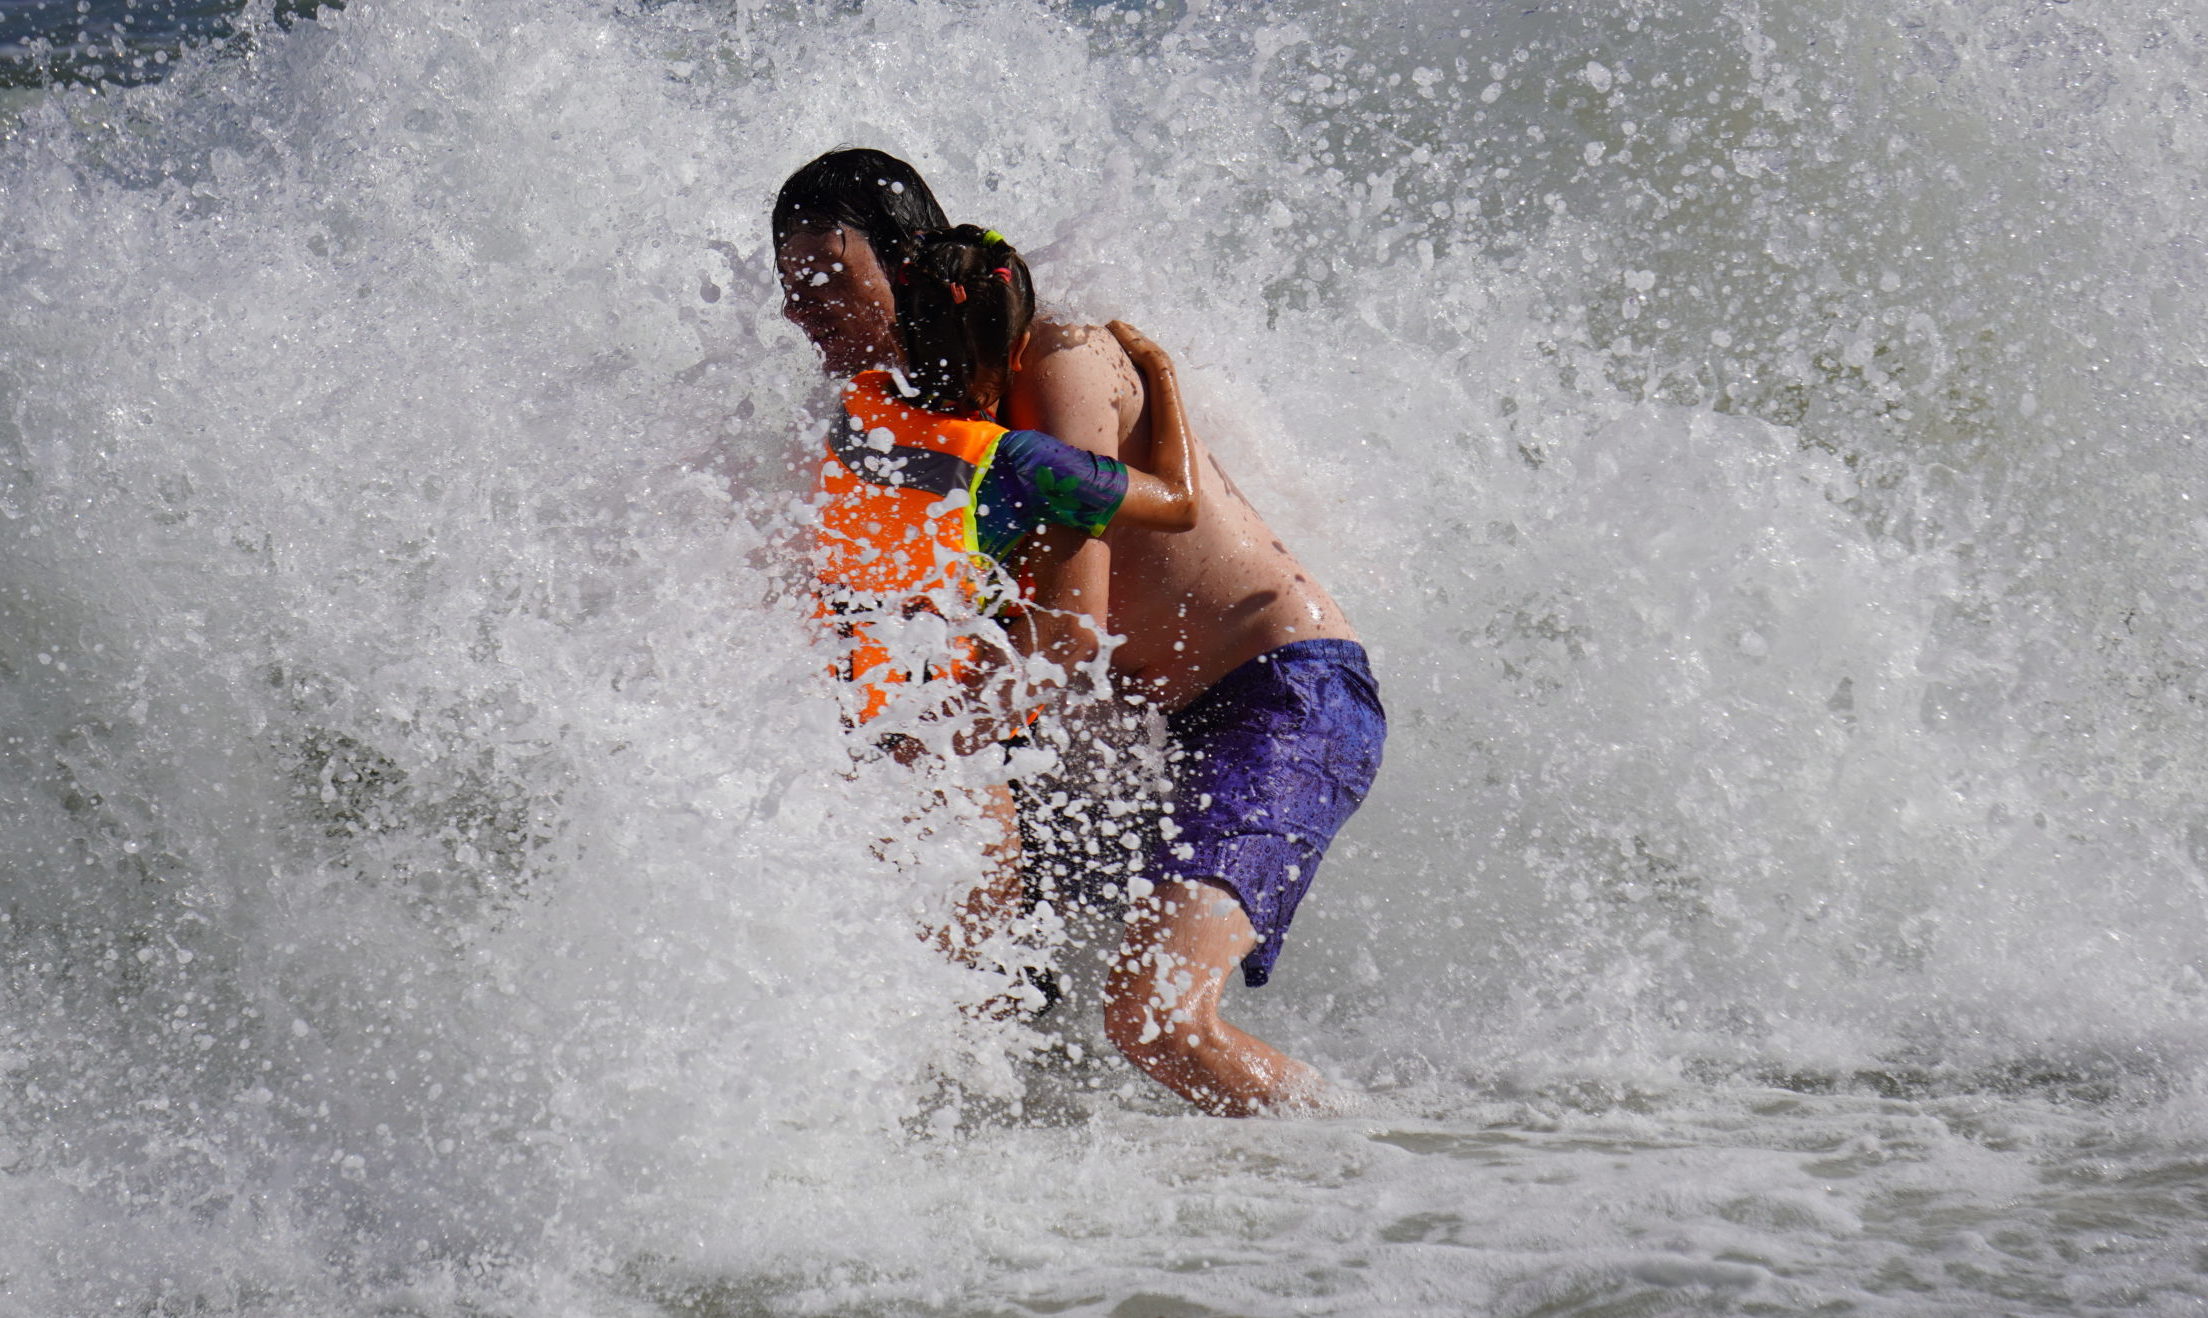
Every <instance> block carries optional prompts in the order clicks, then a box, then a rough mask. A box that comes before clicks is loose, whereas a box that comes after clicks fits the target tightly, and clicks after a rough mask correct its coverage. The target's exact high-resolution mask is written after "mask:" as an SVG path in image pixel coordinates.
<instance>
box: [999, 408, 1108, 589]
mask: <svg viewBox="0 0 2208 1318" xmlns="http://www.w3.org/2000/svg"><path fill="white" fill-rule="evenodd" d="M977 494H978V496H979V497H978V499H977V502H978V503H979V505H980V506H979V507H978V508H977V509H976V510H975V511H976V513H977V518H976V520H977V522H978V523H979V534H980V539H981V551H982V552H983V553H985V554H987V555H989V556H990V557H991V558H995V559H999V560H1001V559H1003V558H1004V556H1005V555H1007V554H1009V553H1011V552H1012V550H1013V548H1014V547H1015V546H1017V545H1018V544H1019V542H1020V541H1021V540H1023V539H1025V538H1026V537H1027V535H1028V534H1029V533H1030V532H1033V531H1036V530H1039V529H1041V528H1042V527H1045V526H1070V527H1073V528H1075V529H1076V530H1080V531H1085V532H1087V533H1088V534H1090V535H1102V534H1104V529H1105V528H1106V527H1108V526H1110V525H1111V522H1112V517H1113V515H1114V514H1116V513H1118V512H1119V505H1120V504H1121V502H1123V501H1124V500H1125V499H1126V498H1127V464H1126V463H1124V462H1120V461H1118V460H1116V459H1113V458H1106V457H1099V456H1098V455H1096V454H1094V453H1090V452H1088V451H1086V450H1084V449H1077V448H1075V447H1074V446H1073V445H1071V444H1068V443H1066V442H1065V441H1063V440H1060V439H1055V438H1053V437H1051V436H1049V435H1046V434H1044V433H1042V432H1041V431H1039V430H1013V431H1009V432H1007V433H1006V434H1005V436H1004V438H1002V439H1000V440H998V441H997V451H996V455H995V456H994V458H992V459H991V461H990V463H989V470H988V471H987V472H986V473H984V474H983V476H982V478H981V486H980V489H979V490H978V491H977Z"/></svg>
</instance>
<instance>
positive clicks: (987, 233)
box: [981, 229, 1009, 246]
mask: <svg viewBox="0 0 2208 1318" xmlns="http://www.w3.org/2000/svg"><path fill="white" fill-rule="evenodd" d="M981 240H982V241H983V242H985V243H991V244H997V245H1007V246H1008V245H1009V244H1006V243H1005V241H1004V235H1003V234H1001V233H998V232H997V231H996V230H995V229H984V230H982V231H981Z"/></svg>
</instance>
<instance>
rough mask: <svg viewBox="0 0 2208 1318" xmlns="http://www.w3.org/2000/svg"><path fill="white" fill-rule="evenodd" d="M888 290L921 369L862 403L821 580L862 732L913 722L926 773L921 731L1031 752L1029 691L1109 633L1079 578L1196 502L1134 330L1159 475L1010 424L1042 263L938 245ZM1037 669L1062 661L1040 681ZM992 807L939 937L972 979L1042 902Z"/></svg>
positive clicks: (849, 419) (947, 234) (946, 240)
mask: <svg viewBox="0 0 2208 1318" xmlns="http://www.w3.org/2000/svg"><path fill="white" fill-rule="evenodd" d="M886 273H887V277H888V279H889V281H890V283H891V286H892V289H893V292H894V296H895V304H896V327H897V332H898V337H899V339H900V340H901V341H902V347H903V357H904V361H905V365H904V368H903V369H902V370H901V371H899V370H888V369H879V370H869V371H864V372H862V373H860V374H859V375H858V376H857V377H856V378H854V379H853V380H852V381H851V382H850V384H849V385H848V386H847V387H846V389H845V394H844V413H845V415H844V418H843V420H842V421H841V423H840V424H838V425H836V426H835V427H834V428H832V430H831V433H830V436H829V439H828V444H827V450H828V451H827V453H826V455H825V457H824V458H823V461H822V463H821V472H820V495H821V498H820V500H819V502H820V504H821V528H820V546H819V548H820V552H819V557H818V560H817V570H818V574H819V581H820V587H821V608H822V612H823V614H824V615H832V616H834V617H835V618H836V619H837V631H838V633H839V634H840V635H841V637H842V638H843V640H844V641H845V643H846V645H847V646H848V649H847V651H846V656H845V658H844V660H843V661H842V662H841V663H839V664H838V665H837V672H838V675H839V676H841V677H843V678H844V679H845V680H847V681H849V682H851V683H853V684H854V695H855V696H856V697H857V698H856V700H855V701H854V702H853V703H854V705H855V706H856V707H855V708H854V709H853V710H852V712H851V718H852V721H853V722H854V723H855V724H864V723H868V722H871V721H873V720H875V719H877V718H880V717H882V716H883V715H884V714H886V713H889V712H890V711H891V710H893V709H895V710H897V711H899V712H900V713H902V714H903V715H904V717H902V718H901V719H900V720H899V722H900V723H902V724H903V728H904V729H911V730H913V731H908V730H900V731H897V732H894V733H890V734H888V735H887V736H884V737H882V738H880V739H879V741H878V744H880V745H882V746H883V748H884V749H886V750H888V751H889V752H890V753H891V754H893V755H895V756H896V757H897V758H898V759H899V760H900V761H903V762H904V763H907V764H911V763H915V762H917V761H919V760H920V759H921V758H922V756H923V755H924V753H925V752H926V749H927V748H926V747H925V746H924V745H923V743H922V742H921V741H920V740H919V738H918V737H916V736H915V735H914V731H916V730H922V729H932V728H942V729H945V730H947V731H948V732H949V733H950V736H949V738H948V741H949V746H950V749H952V750H955V751H956V752H958V753H959V754H965V755H970V754H974V753H976V752H979V751H981V750H983V749H985V748H987V747H990V746H993V745H1000V744H1002V743H1003V742H1004V741H1005V740H1007V739H1008V738H1011V737H1014V736H1017V735H1019V734H1020V733H1021V732H1022V731H1023V730H1024V729H1025V728H1026V726H1027V723H1028V722H1029V721H1030V720H1031V718H1032V717H1033V714H1034V713H1035V712H1036V702H1037V699H1038V695H1039V693H1038V692H1037V691H1035V690H1033V689H1031V688H1033V687H1041V688H1048V687H1051V686H1055V685H1058V684H1061V683H1063V682H1064V681H1065V680H1066V677H1067V672H1068V670H1070V669H1071V668H1072V667H1073V666H1074V663H1075V662H1076V661H1078V659H1080V658H1082V657H1085V655H1086V654H1087V653H1090V652H1093V648H1094V645H1095V638H1096V637H1097V636H1099V635H1100V634H1101V633H1102V631H1103V626H1102V623H1101V621H1100V620H1097V621H1092V620H1090V619H1089V618H1088V617H1086V616H1085V613H1086V612H1087V611H1086V610H1084V609H1083V608H1082V600H1081V599H1080V598H1079V594H1078V587H1076V586H1074V585H1073V584H1071V583H1072V582H1073V580H1075V578H1073V577H1071V576H1070V575H1068V574H1067V573H1065V572H1063V571H1061V569H1064V568H1065V567H1066V565H1067V564H1068V562H1069V561H1070V560H1071V559H1072V557H1073V555H1074V553H1075V552H1076V551H1078V549H1079V548H1080V545H1081V543H1082V542H1083V541H1084V540H1085V539H1086V538H1089V537H1094V536H1100V535H1102V534H1103V533H1104V531H1105V529H1106V528H1107V527H1109V526H1111V525H1112V524H1114V523H1115V522H1131V523H1134V524H1136V525H1142V526H1148V527H1153V528H1157V529H1161V530H1171V531H1183V530H1188V529H1190V528H1191V527H1193V526H1194V525H1195V522H1196V505H1197V487H1196V472H1195V464H1194V462H1193V460H1192V457H1191V450H1192V449H1193V447H1194V446H1193V444H1192V443H1191V441H1190V438H1189V432H1188V427H1187V423H1186V420H1185V417H1184V416H1183V413H1182V409H1181V400H1180V393H1179V388H1178V385H1177V384H1176V382H1175V380H1174V378H1173V365H1172V362H1171V360H1170V359H1169V358H1168V357H1167V356H1166V355H1165V353H1164V351H1163V350H1161V349H1159V348H1158V347H1157V346H1156V345H1155V344H1153V343H1151V342H1150V341H1149V340H1148V339H1146V338H1144V337H1143V336H1142V335H1141V334H1140V333H1139V332H1137V331H1136V330H1134V329H1133V328H1132V327H1130V326H1127V325H1123V324H1121V323H1119V322H1116V321H1115V322H1113V324H1112V326H1111V329H1112V333H1113V334H1114V335H1115V336H1116V337H1117V338H1118V339H1119V341H1120V343H1121V344H1122V345H1124V346H1125V348H1126V350H1127V353H1128V355H1129V356H1130V357H1131V358H1132V359H1133V360H1134V361H1135V362H1136V364H1137V365H1138V366H1139V367H1141V369H1142V370H1143V371H1144V373H1145V374H1146V375H1147V376H1148V377H1149V383H1150V389H1151V399H1152V408H1153V416H1154V418H1155V419H1154V430H1155V432H1156V440H1155V446H1154V450H1153V452H1154V461H1155V463H1156V465H1157V467H1158V471H1157V472H1156V473H1155V474H1152V473H1149V472H1143V471H1137V470H1133V469H1131V468H1129V467H1128V466H1127V465H1126V464H1124V463H1121V462H1118V461H1116V460H1114V459H1111V458H1105V457H1099V456H1096V455H1094V454H1091V453H1087V452H1085V451H1083V450H1081V449H1077V448H1074V447H1073V446H1071V445H1068V444H1065V443H1061V442H1060V441H1058V440H1057V439H1054V438H1052V437H1051V436H1049V435H1045V434H1042V433H1041V432H1039V431H1033V430H1008V429H1006V428H1005V427H1004V426H1002V425H1000V424H998V423H997V422H996V420H995V419H994V413H995V411H996V409H997V407H998V405H999V403H1000V402H1001V400H1002V399H1003V398H1004V396H1005V393H1006V391H1007V386H1008V385H1009V384H1010V379H1011V373H1012V371H1013V370H1014V369H1015V367H1014V363H1015V362H1017V361H1018V360H1019V356H1020V352H1021V349H1022V348H1024V347H1025V346H1026V340H1027V329H1028V324H1029V321H1030V320H1031V319H1032V318H1033V315H1034V291H1033V285H1032V284H1031V283H1030V282H1029V278H1028V271H1027V264H1026V262H1024V261H1022V260H1021V259H1020V255H1019V253H1018V252H1017V251H1015V250H1014V249H1013V247H1012V245H1011V244H1010V243H1008V242H1006V241H1005V240H1004V237H1003V235H1001V234H998V233H996V232H995V231H994V230H982V229H979V228H975V227H973V226H971V225H962V226H960V227H958V228H955V229H949V230H937V231H931V232H927V233H923V234H921V235H919V236H917V238H916V239H915V240H914V242H913V243H912V244H911V245H910V247H909V249H908V250H906V251H905V252H904V253H902V254H901V257H900V258H899V259H897V260H895V261H894V262H893V263H892V265H891V268H890V269H889V270H888V271H887V272H886ZM929 624H932V625H929ZM1000 626H1001V627H1002V629H1003V630H1002V631H1001V632H998V631H997V630H996V629H997V628H998V627H1000ZM893 634H894V635H893ZM997 635H1002V636H1005V637H1007V638H1008V639H1009V640H1010V642H1011V645H1012V647H1013V648H1014V650H1016V651H1017V655H1015V654H1010V653H1007V652H1006V651H1005V650H1004V648H1003V646H1002V645H1001V644H998V643H996V642H995V641H993V640H992V639H990V638H991V637H993V636H997ZM1020 656H1025V657H1039V658H1041V659H1043V660H1046V661H1047V662H1045V663H1043V664H1040V665H1037V666H1035V671H1034V673H1033V674H1031V673H1030V671H1029V666H1028V665H1026V664H1024V663H1022V662H1019V657H1020ZM1035 676H1039V677H1040V680H1039V681H1031V680H1030V679H1031V677H1035ZM979 803H980V805H981V807H982V813H983V814H984V816H985V817H986V818H987V819H988V820H989V822H990V826H991V830H992V833H993V834H994V836H993V839H992V842H991V843H990V844H989V846H988V848H987V850H988V852H989V854H990V859H991V866H990V873H989V874H988V875H987V876H986V877H985V878H984V879H983V881H982V883H981V884H980V885H979V886H977V887H976V889H975V890H974V893H973V895H972V896H971V897H969V898H968V899H967V900H966V902H965V903H964V904H963V906H962V908H961V911H960V917H959V921H958V923H959V928H958V929H957V930H956V931H955V932H954V931H952V930H949V929H944V930H940V931H938V932H937V935H936V937H937V941H938V942H939V943H940V944H941V945H942V946H943V948H944V950H945V951H947V952H949V953H950V954H951V955H952V956H954V957H956V958H958V959H959V960H961V961H965V962H967V963H969V964H971V963H973V962H974V961H975V959H976V949H977V947H978V945H979V944H980V943H981V942H982V941H984V940H985V939H987V938H988V937H989V935H990V934H991V933H992V932H993V931H995V930H997V929H999V928H1002V927H1003V926H1004V925H1005V924H1006V923H1007V922H1008V921H1009V920H1010V919H1011V918H1012V917H1013V916H1014V915H1016V914H1017V912H1018V911H1019V908H1020V905H1021V903H1022V899H1023V896H1024V893H1023V889H1022V885H1021V878H1020V873H1019V869H1018V854H1019V834H1018V829H1017V822H1016V815H1015V811H1014V807H1013V800H1012V794H1011V792H1010V790H1009V788H1007V787H1006V786H1004V785H1002V784H998V785H995V786H992V787H990V788H988V789H986V790H985V791H984V792H983V793H981V794H980V802H979ZM1042 1001H1045V1002H1047V1001H1048V997H1047V996H1045V997H1044V998H1043V999H1042Z"/></svg>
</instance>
